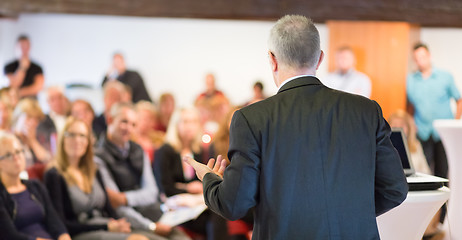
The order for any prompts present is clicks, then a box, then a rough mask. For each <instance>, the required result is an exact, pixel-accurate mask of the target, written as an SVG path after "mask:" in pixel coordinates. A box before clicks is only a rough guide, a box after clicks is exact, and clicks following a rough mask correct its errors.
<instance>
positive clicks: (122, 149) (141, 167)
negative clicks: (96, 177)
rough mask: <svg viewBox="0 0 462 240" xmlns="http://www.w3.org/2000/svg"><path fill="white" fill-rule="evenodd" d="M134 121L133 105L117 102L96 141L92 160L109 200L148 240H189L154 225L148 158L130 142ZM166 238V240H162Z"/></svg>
mask: <svg viewBox="0 0 462 240" xmlns="http://www.w3.org/2000/svg"><path fill="white" fill-rule="evenodd" d="M136 121H137V116H136V112H135V109H134V106H133V105H132V104H130V103H117V104H114V105H113V106H112V108H111V111H110V113H109V115H108V129H107V134H106V136H104V137H103V138H102V139H100V140H101V141H99V142H98V144H99V146H98V147H99V148H98V149H97V151H96V156H97V157H96V158H95V161H96V163H97V164H98V166H99V170H100V172H101V175H102V177H103V180H104V183H105V185H106V191H107V193H108V197H109V201H110V202H111V204H112V206H113V207H114V208H115V209H116V211H117V213H118V214H119V216H121V217H124V218H126V219H127V220H128V221H129V222H130V224H131V226H132V227H133V228H134V229H139V230H144V231H150V232H151V233H152V234H150V235H149V236H148V235H145V236H148V237H149V239H165V238H167V239H189V238H188V237H187V236H186V235H185V234H184V233H183V232H181V231H180V230H179V229H177V228H174V227H172V226H169V225H165V224H163V223H160V222H157V221H158V220H159V219H160V217H161V216H162V211H161V209H160V202H159V190H158V188H157V185H156V182H155V180H154V176H153V173H152V168H151V166H150V164H149V157H148V156H147V155H146V154H145V153H144V152H143V149H142V148H141V146H140V145H138V144H136V143H134V142H132V141H130V138H131V136H132V134H133V131H134V128H135V124H136ZM162 237H165V238H162Z"/></svg>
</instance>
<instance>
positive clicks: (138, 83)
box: [101, 53, 152, 103]
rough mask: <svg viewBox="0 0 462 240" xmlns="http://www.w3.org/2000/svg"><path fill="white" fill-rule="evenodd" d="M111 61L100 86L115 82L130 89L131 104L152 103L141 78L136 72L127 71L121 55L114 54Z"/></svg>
mask: <svg viewBox="0 0 462 240" xmlns="http://www.w3.org/2000/svg"><path fill="white" fill-rule="evenodd" d="M112 60H113V61H112V66H111V68H110V69H109V71H108V72H107V74H106V76H104V79H103V83H102V84H101V85H102V86H103V87H104V85H105V84H106V83H107V82H108V81H113V80H117V81H119V82H121V83H123V84H125V85H127V86H129V87H130V89H131V90H132V99H131V100H132V102H133V103H137V102H138V101H141V100H146V101H149V102H152V101H151V97H150V96H149V93H148V90H147V89H146V86H145V84H144V80H143V78H141V75H140V74H139V73H138V72H136V71H133V70H128V69H127V66H126V65H125V58H124V56H123V55H122V54H121V53H115V54H114V56H113V58H112Z"/></svg>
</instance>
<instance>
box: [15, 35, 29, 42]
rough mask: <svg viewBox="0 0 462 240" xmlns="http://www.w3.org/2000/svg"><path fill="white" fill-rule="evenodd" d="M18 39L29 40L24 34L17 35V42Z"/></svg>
mask: <svg viewBox="0 0 462 240" xmlns="http://www.w3.org/2000/svg"><path fill="white" fill-rule="evenodd" d="M20 41H29V36H27V35H26V34H21V35H19V37H18V40H17V42H20Z"/></svg>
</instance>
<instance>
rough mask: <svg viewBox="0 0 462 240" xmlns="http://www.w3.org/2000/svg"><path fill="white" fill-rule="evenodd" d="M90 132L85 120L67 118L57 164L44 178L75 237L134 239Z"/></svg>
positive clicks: (53, 199) (63, 218)
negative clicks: (104, 174) (104, 175)
mask: <svg viewBox="0 0 462 240" xmlns="http://www.w3.org/2000/svg"><path fill="white" fill-rule="evenodd" d="M90 134H91V132H90V128H89V126H88V124H87V123H85V122H84V121H82V120H78V119H76V118H73V117H69V118H68V119H67V121H66V123H65V125H64V128H63V132H61V134H60V137H59V143H58V151H57V155H56V158H55V161H54V162H53V167H52V168H51V169H49V170H48V171H47V172H46V174H45V178H44V180H45V184H46V186H47V188H48V192H49V194H50V198H51V200H52V202H53V205H54V207H55V209H56V210H57V212H58V215H60V217H61V219H62V220H63V222H64V223H65V225H66V227H67V229H68V230H69V234H70V235H71V236H72V239H76V240H78V239H85V240H87V239H121V240H122V239H134V237H136V235H135V236H130V235H129V233H130V232H131V229H130V224H129V223H128V222H127V221H126V220H125V219H118V216H117V214H116V212H115V210H114V209H113V208H112V207H111V204H110V202H109V200H108V197H107V193H106V191H105V187H104V184H103V180H102V178H101V175H100V173H99V172H98V170H97V169H96V164H95V163H94V161H93V147H92V144H91V135H90ZM129 237H131V238H129ZM139 239H143V237H142V236H139ZM145 239H147V238H145Z"/></svg>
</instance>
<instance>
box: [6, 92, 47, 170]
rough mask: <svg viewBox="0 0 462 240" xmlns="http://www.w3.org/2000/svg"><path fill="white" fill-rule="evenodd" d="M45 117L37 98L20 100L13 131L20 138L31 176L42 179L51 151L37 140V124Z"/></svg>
mask: <svg viewBox="0 0 462 240" xmlns="http://www.w3.org/2000/svg"><path fill="white" fill-rule="evenodd" d="M44 118H45V114H43V112H42V110H41V108H40V105H39V103H38V101H37V100H35V99H32V98H25V99H22V100H21V101H19V103H18V105H17V106H16V108H15V109H14V112H13V133H14V134H15V135H16V136H17V137H18V138H19V140H20V141H21V144H22V148H23V150H24V155H25V158H26V167H27V172H28V174H29V178H35V179H42V176H43V172H44V170H45V164H47V163H48V162H49V161H50V159H51V153H50V152H49V151H48V150H47V149H46V148H44V147H43V146H42V145H41V144H40V143H39V141H38V140H37V126H38V125H39V123H40V121H42V120H43V119H44Z"/></svg>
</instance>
